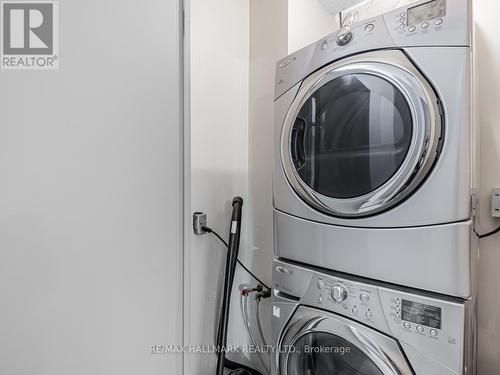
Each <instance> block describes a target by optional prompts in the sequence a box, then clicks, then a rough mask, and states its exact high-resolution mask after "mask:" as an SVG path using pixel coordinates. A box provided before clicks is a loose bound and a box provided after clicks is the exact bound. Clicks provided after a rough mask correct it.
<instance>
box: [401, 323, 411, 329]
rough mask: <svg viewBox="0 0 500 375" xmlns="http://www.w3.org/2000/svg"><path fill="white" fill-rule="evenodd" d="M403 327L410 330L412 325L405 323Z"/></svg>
mask: <svg viewBox="0 0 500 375" xmlns="http://www.w3.org/2000/svg"><path fill="white" fill-rule="evenodd" d="M403 327H405V328H406V329H410V328H411V324H410V323H408V322H404V323H403Z"/></svg>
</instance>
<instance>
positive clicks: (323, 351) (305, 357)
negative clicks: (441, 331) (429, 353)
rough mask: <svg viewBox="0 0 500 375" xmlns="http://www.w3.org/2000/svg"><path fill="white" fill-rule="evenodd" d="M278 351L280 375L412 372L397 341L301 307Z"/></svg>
mask: <svg viewBox="0 0 500 375" xmlns="http://www.w3.org/2000/svg"><path fill="white" fill-rule="evenodd" d="M284 332H285V334H284V336H283V338H282V340H281V342H280V350H279V351H278V354H277V355H278V358H277V364H278V374H279V375H304V374H310V375H412V374H414V372H413V371H412V370H411V368H410V366H409V365H408V363H407V361H406V359H405V357H404V355H403V353H402V352H401V350H400V348H399V345H398V344H397V342H396V341H395V340H393V339H391V338H389V337H387V336H385V335H382V334H380V333H378V332H377V331H375V330H372V329H370V328H367V327H365V326H363V325H361V324H359V323H356V322H354V321H350V320H348V319H346V318H342V317H339V316H335V315H333V314H329V313H325V312H321V311H317V310H314V309H310V308H305V307H300V308H299V309H298V310H297V312H296V313H295V315H294V317H293V318H292V322H291V323H290V324H289V325H288V327H287V328H286V329H285V331H284Z"/></svg>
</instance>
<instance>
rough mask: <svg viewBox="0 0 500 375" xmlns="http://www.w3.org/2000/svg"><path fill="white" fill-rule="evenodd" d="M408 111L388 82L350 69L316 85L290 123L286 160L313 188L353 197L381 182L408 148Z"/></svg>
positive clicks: (367, 191) (370, 189) (381, 183)
mask: <svg viewBox="0 0 500 375" xmlns="http://www.w3.org/2000/svg"><path fill="white" fill-rule="evenodd" d="M412 129H413V126H412V115H411V111H410V107H409V106H408V103H407V101H406V99H405V97H404V96H403V94H402V93H401V92H400V91H399V90H398V88H396V87H395V86H394V85H393V84H392V83H390V82H388V81H386V80H385V79H382V78H379V77H377V76H374V75H369V74H350V75H345V76H341V77H339V78H336V79H333V80H331V81H329V82H328V83H326V84H325V85H323V86H321V87H320V88H318V89H317V90H316V91H315V92H314V93H313V94H312V95H311V96H310V97H309V98H308V99H307V100H306V102H305V103H304V104H303V105H302V108H301V109H300V112H299V113H298V115H297V118H296V119H295V124H294V126H293V128H292V139H291V143H292V147H291V150H292V161H293V164H294V167H295V168H296V170H297V173H298V175H299V176H300V178H301V179H302V181H304V182H305V183H306V184H307V186H309V187H310V188H311V189H313V190H314V191H316V192H318V193H320V194H322V195H325V196H327V197H332V198H353V197H359V196H362V195H365V194H367V193H370V192H372V191H374V190H376V189H378V188H379V187H380V186H382V185H383V184H384V183H386V182H387V181H388V180H389V179H390V178H391V177H392V176H393V175H394V173H396V171H397V170H398V169H399V168H400V167H401V164H402V163H403V161H404V159H405V156H406V154H407V153H408V150H409V148H410V143H411V138H412Z"/></svg>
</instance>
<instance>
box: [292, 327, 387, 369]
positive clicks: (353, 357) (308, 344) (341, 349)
mask: <svg viewBox="0 0 500 375" xmlns="http://www.w3.org/2000/svg"><path fill="white" fill-rule="evenodd" d="M293 347H294V348H293V351H291V353H290V354H289V356H288V361H287V364H286V374H287V375H304V374H310V375H332V374H342V375H360V374H366V375H384V373H383V372H382V371H381V370H380V368H379V367H377V365H376V364H375V363H374V362H373V361H372V360H371V359H370V358H369V357H368V356H367V355H366V354H365V353H364V352H363V351H362V350H360V349H359V348H358V347H356V346H355V345H353V344H352V343H350V342H349V341H347V340H345V339H343V338H341V337H339V336H337V335H334V334H330V333H326V332H312V333H309V334H306V335H304V336H302V337H301V338H300V339H299V340H297V342H295V344H294V345H293Z"/></svg>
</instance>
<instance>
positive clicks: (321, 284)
mask: <svg viewBox="0 0 500 375" xmlns="http://www.w3.org/2000/svg"><path fill="white" fill-rule="evenodd" d="M316 287H317V288H318V289H323V288H324V287H325V283H324V282H323V281H322V280H318V282H317V283H316Z"/></svg>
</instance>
